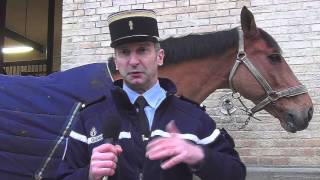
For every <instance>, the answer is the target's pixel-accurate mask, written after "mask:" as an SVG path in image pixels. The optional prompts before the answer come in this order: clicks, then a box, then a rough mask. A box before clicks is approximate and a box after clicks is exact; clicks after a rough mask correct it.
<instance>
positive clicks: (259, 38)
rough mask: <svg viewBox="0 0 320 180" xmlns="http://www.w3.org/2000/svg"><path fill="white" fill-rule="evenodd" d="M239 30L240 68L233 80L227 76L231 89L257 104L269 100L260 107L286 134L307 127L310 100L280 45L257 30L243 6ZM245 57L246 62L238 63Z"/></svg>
mask: <svg viewBox="0 0 320 180" xmlns="http://www.w3.org/2000/svg"><path fill="white" fill-rule="evenodd" d="M241 28H242V31H243V37H241V35H240V36H239V44H241V38H243V40H242V41H243V43H244V51H243V52H242V53H243V54H238V56H241V57H238V59H240V61H239V66H238V67H237V68H236V70H234V72H233V73H234V74H233V75H231V76H233V77H229V79H232V80H231V81H232V83H231V84H230V88H231V89H233V90H234V91H238V92H239V93H240V94H241V95H242V96H244V97H245V98H247V99H250V100H251V101H253V102H254V103H255V104H256V105H257V104H259V103H261V102H262V101H268V100H269V101H268V103H265V104H264V105H263V106H261V108H264V109H265V110H266V111H268V112H269V113H270V114H272V115H273V116H274V117H276V118H278V119H279V120H280V123H281V126H282V127H283V128H284V129H285V130H286V131H288V132H296V131H300V130H303V129H305V128H307V126H308V124H309V121H310V120H311V118H312V115H313V105H312V101H311V99H310V96H309V95H308V93H307V91H306V89H305V88H304V86H302V85H301V83H300V82H299V80H298V79H297V78H296V76H295V75H294V73H293V72H292V71H291V69H290V67H289V65H288V64H287V63H286V61H285V59H284V57H283V56H282V53H281V49H280V47H279V45H278V44H277V42H276V41H275V40H274V39H273V38H272V37H271V36H270V35H269V34H268V33H267V32H265V31H263V30H262V29H260V28H257V26H256V23H255V20H254V16H253V15H252V13H251V12H250V11H249V10H248V9H247V8H246V7H244V8H243V9H242V11H241ZM240 46H241V45H239V47H240ZM239 49H240V48H239ZM245 58H247V59H248V61H247V62H244V61H241V60H242V59H245ZM242 64H243V65H242ZM250 66H253V67H250ZM234 68H235V67H233V69H234ZM252 68H253V69H252ZM261 78H262V79H261ZM280 94H285V95H284V96H281V95H280ZM257 108H258V109H259V108H260V107H257ZM258 109H257V110H258ZM259 110H260V109H259Z"/></svg>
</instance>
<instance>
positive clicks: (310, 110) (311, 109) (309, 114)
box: [308, 107, 313, 122]
mask: <svg viewBox="0 0 320 180" xmlns="http://www.w3.org/2000/svg"><path fill="white" fill-rule="evenodd" d="M312 116H313V107H311V108H310V109H309V111H308V122H310V121H311V119H312Z"/></svg>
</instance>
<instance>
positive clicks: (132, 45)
mask: <svg viewBox="0 0 320 180" xmlns="http://www.w3.org/2000/svg"><path fill="white" fill-rule="evenodd" d="M137 46H139V47H148V46H153V42H151V41H143V42H131V43H126V44H121V45H118V46H117V47H115V49H123V48H130V47H137Z"/></svg>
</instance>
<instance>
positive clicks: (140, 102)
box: [134, 96, 150, 138]
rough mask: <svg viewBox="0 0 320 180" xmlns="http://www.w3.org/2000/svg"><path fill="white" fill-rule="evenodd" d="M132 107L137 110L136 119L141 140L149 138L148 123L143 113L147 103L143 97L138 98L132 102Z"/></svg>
mask: <svg viewBox="0 0 320 180" xmlns="http://www.w3.org/2000/svg"><path fill="white" fill-rule="evenodd" d="M134 105H135V106H136V107H137V108H138V119H139V126H140V130H141V133H142V135H143V138H149V137H150V130H149V121H148V118H147V116H146V113H145V112H144V108H145V107H146V106H148V102H147V101H146V99H145V98H144V97H143V96H139V97H138V98H137V100H136V101H135V102H134Z"/></svg>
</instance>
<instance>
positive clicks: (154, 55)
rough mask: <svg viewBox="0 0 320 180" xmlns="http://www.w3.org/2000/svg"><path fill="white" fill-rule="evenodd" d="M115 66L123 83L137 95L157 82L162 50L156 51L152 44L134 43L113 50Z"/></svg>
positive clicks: (147, 42) (162, 55) (146, 42)
mask: <svg viewBox="0 0 320 180" xmlns="http://www.w3.org/2000/svg"><path fill="white" fill-rule="evenodd" d="M115 54H116V61H115V62H116V66H117V69H118V70H119V72H120V74H121V76H122V77H123V79H124V82H125V83H126V84H127V85H128V86H129V87H130V88H131V89H133V90H135V91H136V92H138V93H143V92H145V91H147V90H148V89H150V88H151V87H152V86H153V85H154V84H155V83H156V82H157V80H158V65H162V63H163V57H164V52H163V49H160V50H159V51H158V52H157V51H156V48H155V45H154V43H153V42H149V41H145V42H135V43H127V44H123V45H119V46H117V47H116V48H115Z"/></svg>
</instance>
